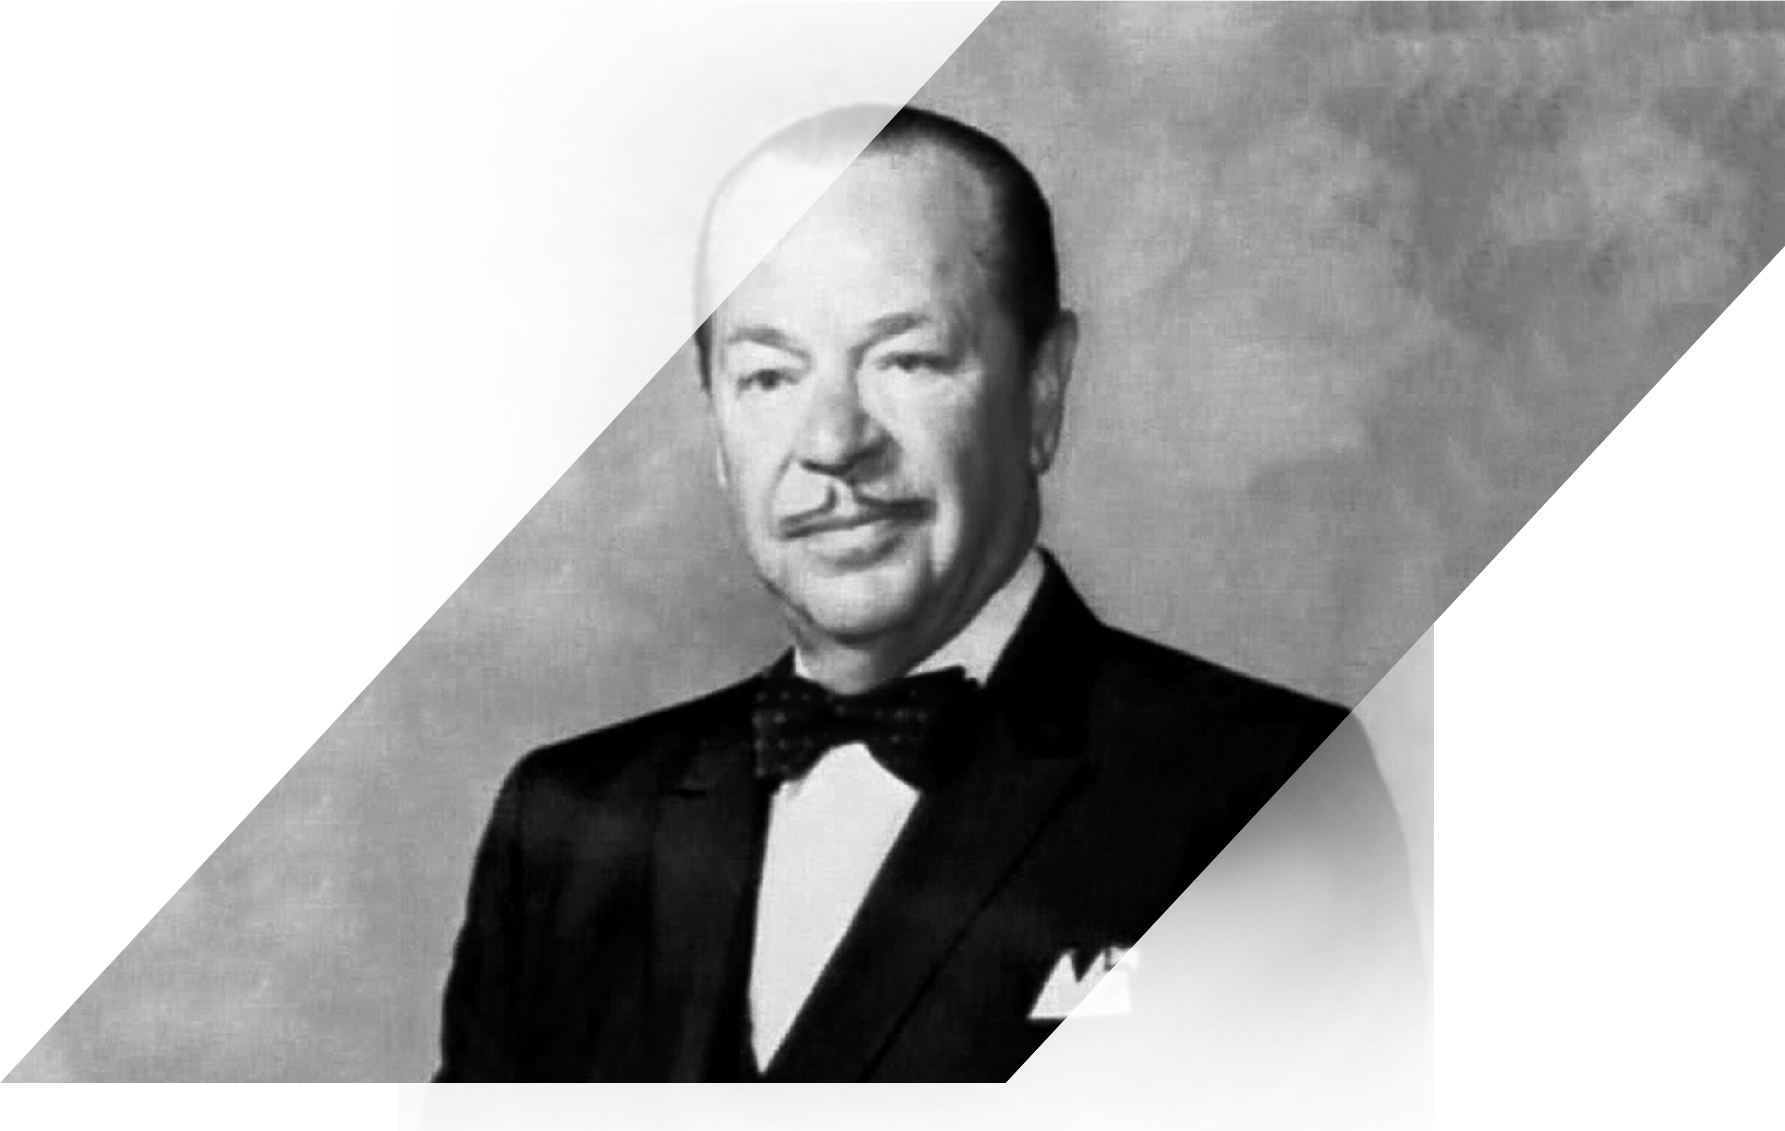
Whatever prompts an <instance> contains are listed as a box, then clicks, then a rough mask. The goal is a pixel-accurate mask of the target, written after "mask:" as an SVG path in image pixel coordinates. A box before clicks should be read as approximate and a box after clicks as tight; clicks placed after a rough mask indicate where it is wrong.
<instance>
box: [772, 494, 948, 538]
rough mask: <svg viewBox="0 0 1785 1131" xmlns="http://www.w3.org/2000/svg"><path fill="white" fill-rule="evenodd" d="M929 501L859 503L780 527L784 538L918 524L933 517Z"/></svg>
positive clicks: (788, 520)
mask: <svg viewBox="0 0 1785 1131" xmlns="http://www.w3.org/2000/svg"><path fill="white" fill-rule="evenodd" d="M930 510H931V507H930V503H929V501H928V500H926V499H893V500H889V501H884V502H882V501H879V500H876V501H873V502H868V503H862V502H858V503H857V504H856V505H855V506H852V507H850V508H848V509H846V510H823V511H814V512H810V513H808V514H802V515H794V516H792V517H791V518H786V519H783V520H781V522H780V523H779V524H778V525H779V528H780V533H781V537H783V538H789V539H792V538H806V537H810V536H812V535H815V534H828V533H831V532H833V531H837V530H853V529H855V528H857V527H861V526H871V525H873V524H875V523H878V522H915V521H918V520H921V519H924V518H927V517H929V514H930Z"/></svg>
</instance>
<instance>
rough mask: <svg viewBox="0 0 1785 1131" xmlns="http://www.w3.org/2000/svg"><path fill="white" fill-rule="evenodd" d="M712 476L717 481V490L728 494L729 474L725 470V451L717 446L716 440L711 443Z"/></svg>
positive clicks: (729, 486) (729, 489)
mask: <svg viewBox="0 0 1785 1131" xmlns="http://www.w3.org/2000/svg"><path fill="white" fill-rule="evenodd" d="M713 476H714V478H716V479H718V480H719V490H721V491H723V492H725V493H726V494H730V493H731V473H730V472H729V471H727V470H726V468H725V449H724V448H722V447H720V446H719V441H718V440H714V441H713Z"/></svg>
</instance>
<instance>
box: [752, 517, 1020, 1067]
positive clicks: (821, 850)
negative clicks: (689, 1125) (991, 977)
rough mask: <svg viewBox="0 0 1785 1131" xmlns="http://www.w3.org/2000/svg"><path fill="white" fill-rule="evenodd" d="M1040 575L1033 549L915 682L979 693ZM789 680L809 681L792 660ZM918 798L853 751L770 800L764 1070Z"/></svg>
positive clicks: (761, 1018)
mask: <svg viewBox="0 0 1785 1131" xmlns="http://www.w3.org/2000/svg"><path fill="white" fill-rule="evenodd" d="M1042 572H1043V569H1042V564H1041V555H1040V553H1039V552H1038V551H1036V550H1033V549H1031V550H1030V551H1029V554H1028V556H1027V557H1025V558H1024V559H1023V564H1022V565H1020V566H1019V567H1017V571H1016V573H1015V574H1013V575H1012V576H1011V578H1010V580H1009V581H1007V582H1005V583H1004V586H1003V588H1001V589H999V590H998V591H997V592H996V593H994V594H993V595H992V597H991V599H990V600H988V601H987V602H986V603H985V605H984V606H983V607H982V608H981V609H980V610H979V613H978V614H977V615H976V616H975V617H974V618H973V620H972V621H970V622H969V623H968V625H967V627H966V628H963V629H962V630H961V631H960V633H958V634H957V635H956V636H955V637H954V639H952V640H950V641H949V642H948V643H946V644H944V645H943V646H942V647H941V648H939V649H937V650H936V651H935V652H933V653H932V654H931V655H930V656H929V658H928V659H926V660H924V661H923V663H921V664H918V665H917V666H916V667H915V668H913V669H912V672H913V674H920V673H922V672H927V671H938V670H940V669H942V668H949V667H956V666H959V667H963V668H965V669H966V670H967V675H968V677H969V678H971V679H973V680H976V681H977V682H979V683H982V684H983V683H984V682H985V680H986V677H987V676H988V675H990V674H991V670H992V667H993V666H994V665H995V664H997V662H998V657H999V656H1001V655H1002V654H1003V653H1004V649H1005V647H1006V645H1008V644H1009V643H1010V638H1011V637H1012V636H1014V635H1016V630H1017V626H1018V625H1019V624H1020V623H1021V622H1022V619H1023V616H1024V614H1025V613H1027V612H1028V611H1029V606H1030V604H1032V603H1033V602H1034V600H1035V594H1036V592H1037V591H1038V590H1039V589H1040V588H1041V579H1042ZM794 670H795V671H796V672H798V673H799V674H800V675H802V676H803V675H806V674H807V672H806V668H805V665H804V663H803V662H802V661H801V658H800V656H799V655H798V653H797V652H796V653H795V655H794ZM917 797H918V795H917V791H916V790H914V789H912V788H911V787H910V786H908V785H906V784H905V783H904V782H902V781H900V780H899V779H898V778H897V777H895V776H894V775H893V774H892V773H891V772H890V771H888V770H886V769H885V768H883V767H882V766H881V765H880V763H879V762H877V761H875V760H874V757H873V755H872V754H870V753H869V752H868V748H867V747H866V746H864V745H863V744H861V743H859V742H852V743H849V744H848V745H846V746H839V747H835V748H834V749H832V750H829V751H827V752H826V753H825V754H824V756H823V757H822V758H820V759H819V761H818V764H817V765H816V766H814V767H813V768H812V770H811V772H810V773H808V774H807V775H806V776H805V777H803V778H801V779H799V780H797V781H789V782H785V783H783V784H782V786H781V787H780V789H778V790H777V791H776V792H775V796H774V798H773V799H772V801H771V802H770V809H769V828H768V844H767V847H766V849H765V851H764V855H763V862H762V886H761V888H760V890H759V892H758V895H757V905H756V950H755V957H754V960H753V961H752V963H751V968H750V1021H751V1024H750V1029H751V1032H750V1039H751V1044H752V1047H753V1048H754V1049H755V1051H756V1063H757V1064H759V1065H767V1064H768V1062H769V1058H771V1057H773V1056H774V1055H775V1050H776V1049H778V1048H780V1047H781V1041H782V1040H783V1039H784V1038H785V1037H786V1036H787V1031H788V1029H789V1028H791V1027H792V1025H793V1019H794V1017H795V1016H796V1015H797V1014H798V1013H799V1009H800V1006H802V1005H803V1004H804V1003H805V1000H806V996H807V995H808V994H809V993H811V991H812V986H813V984H814V983H816V982H817V981H818V975H819V974H820V973H821V972H822V971H823V969H824V964H825V962H826V961H828V960H829V958H830V955H831V951H833V950H834V949H836V945H837V943H838V942H839V941H840V940H841V939H842V937H843V933H844V931H846V930H847V929H848V927H849V922H850V920H851V919H853V918H854V917H855V912H856V910H857V908H859V907H860V906H861V901H862V897H863V896H864V895H866V894H867V890H868V885H869V884H870V883H871V882H872V881H873V879H874V875H875V873H877V872H878V871H879V870H880V865H881V862H882V861H883V860H885V859H886V854H887V853H888V852H889V851H890V850H891V849H892V844H893V841H894V840H895V839H896V838H897V837H898V835H899V830H900V829H901V828H903V827H904V824H905V818H906V817H907V816H909V815H910V813H911V809H912V806H914V805H915V804H916V803H917Z"/></svg>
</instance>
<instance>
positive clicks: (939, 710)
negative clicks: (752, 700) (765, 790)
mask: <svg viewBox="0 0 1785 1131" xmlns="http://www.w3.org/2000/svg"><path fill="white" fill-rule="evenodd" d="M978 687H979V685H978V684H976V683H974V682H973V681H972V680H971V679H968V678H967V672H966V669H965V668H946V669H944V670H942V671H937V672H928V673H926V674H924V675H914V676H906V677H905V678H903V679H896V680H893V681H892V682H891V683H885V684H882V685H880V686H879V687H876V688H874V689H873V690H871V691H866V692H863V693H862V694H860V695H838V694H836V693H835V692H832V691H829V690H826V689H825V688H823V687H821V686H819V685H818V684H816V683H813V682H812V681H811V680H808V679H801V678H800V677H799V676H794V675H771V676H768V677H767V678H765V679H764V680H763V682H762V685H761V687H759V688H758V690H757V692H756V708H755V710H754V711H753V712H752V714H751V722H752V724H753V725H754V727H755V730H756V773H757V775H758V776H759V777H764V778H769V779H772V780H775V781H786V780H788V779H798V778H801V777H803V776H805V774H806V773H807V771H809V770H811V768H812V767H813V765H814V764H815V763H817V761H818V759H819V758H821V757H822V756H823V755H824V753H825V751H827V750H831V749H833V748H835V747H838V746H842V745H844V744H846V743H850V742H860V743H863V744H864V745H866V746H867V748H868V752H869V753H871V754H872V755H874V758H875V760H876V761H878V762H879V763H880V764H881V765H882V766H885V767H886V768H887V770H889V771H890V772H891V773H893V774H894V775H895V776H897V777H898V778H899V780H901V781H903V782H904V783H905V784H907V785H909V786H911V787H912V788H914V789H918V790H926V789H933V788H934V787H936V786H937V785H940V784H941V783H942V781H943V780H944V779H945V778H946V777H947V776H948V773H949V771H950V770H951V769H953V765H954V763H955V762H957V761H958V760H959V759H958V756H956V755H954V754H953V753H952V752H951V750H950V749H949V746H948V744H946V743H944V742H938V741H937V739H938V736H939V735H940V733H941V732H942V731H943V730H944V729H945V727H946V726H947V725H949V724H951V723H953V722H955V721H958V720H959V719H960V718H962V717H963V716H964V714H965V709H966V708H967V707H968V705H969V704H971V703H972V702H973V698H974V692H976V691H977V690H978Z"/></svg>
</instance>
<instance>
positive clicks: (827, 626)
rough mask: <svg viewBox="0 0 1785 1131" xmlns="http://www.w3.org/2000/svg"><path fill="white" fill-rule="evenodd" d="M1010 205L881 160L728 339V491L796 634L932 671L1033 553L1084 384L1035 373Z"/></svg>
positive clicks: (769, 264) (795, 238) (721, 432)
mask: <svg viewBox="0 0 1785 1131" xmlns="http://www.w3.org/2000/svg"><path fill="white" fill-rule="evenodd" d="M989 205H990V202H989V197H988V193H987V192H986V189H985V186H984V185H983V184H982V183H981V182H980V180H979V179H978V177H977V175H976V174H975V173H974V172H973V171H972V170H970V169H969V168H967V167H966V166H965V165H964V164H963V163H961V162H960V161H959V160H958V159H957V158H954V157H953V156H952V155H950V154H947V153H944V152H941V151H935V150H926V149H918V150H916V151H913V152H910V153H905V154H897V155H884V154H877V155H873V156H870V157H867V158H864V159H863V160H861V161H858V162H856V163H855V164H854V165H852V166H851V167H850V168H849V170H848V171H847V172H846V173H845V174H844V175H843V177H842V178H841V179H839V180H838V181H837V182H836V184H835V185H834V186H833V187H832V189H831V190H830V191H829V192H828V193H826V194H825V196H824V197H823V198H822V199H821V200H820V202H819V203H818V205H817V206H816V207H815V208H814V209H813V210H812V211H811V212H809V213H807V214H806V216H805V217H804V218H803V219H802V220H801V221H800V223H799V224H798V225H797V226H796V227H795V228H794V230H793V231H791V232H790V233H789V234H788V236H787V237H786V238H785V239H783V240H782V241H781V242H780V243H779V244H778V245H777V246H776V247H775V249H774V251H773V252H772V253H771V254H770V255H769V256H768V257H767V258H766V259H765V260H763V261H762V263H761V264H760V265H758V266H757V268H756V269H755V270H754V271H753V272H752V273H751V274H750V275H749V276H748V277H747V278H746V279H745V281H744V282H743V284H742V285H741V286H740V287H739V288H738V289H737V290H735V291H734V292H732V294H731V295H730V296H729V297H728V298H727V299H726V301H725V302H724V303H723V304H722V305H721V306H720V308H719V310H718V311H717V312H716V313H715V315H714V317H713V320H712V322H711V323H710V328H711V334H712V336H711V339H710V341H711V352H710V390H709V391H710V403H711V408H712V412H713V417H714V421H715V424H716V427H717V432H718V443H719V460H720V474H721V479H722V482H723V483H724V485H725V487H726V489H727V491H728V493H729V495H730V497H731V502H732V506H733V508H734V509H735V511H736V514H737V518H738V522H739V526H740V528H741V530H742V533H743V536H744V539H745V541H746V543H747V545H748V547H749V551H750V554H751V556H752V557H753V558H754V559H755V563H756V566H757V569H758V570H759V572H760V573H761V574H762V577H763V580H764V581H765V582H766V583H767V585H768V586H769V588H770V589H771V590H772V591H773V592H774V593H775V594H776V595H777V596H779V597H780V599H781V600H782V602H783V603H784V604H785V605H786V606H787V608H788V610H789V612H790V614H791V616H792V619H793V622H794V627H795V630H796V632H803V633H805V634H806V635H807V636H808V637H810V636H812V635H816V636H817V637H819V638H821V639H823V640H828V641H832V642H837V643H842V644H845V645H848V646H852V647H880V646H881V645H882V644H890V645H891V646H892V647H893V648H894V649H895V650H897V651H900V652H901V653H902V654H903V655H904V657H905V659H906V660H907V662H915V661H916V660H918V659H921V657H922V655H923V654H924V653H926V652H928V651H929V650H932V649H934V648H935V647H937V646H939V645H940V644H942V643H943V642H944V641H945V640H946V639H947V637H948V636H949V635H952V634H953V633H954V632H955V631H958V630H959V629H960V627H962V625H963V624H964V623H965V621H966V620H967V619H968V618H969V617H970V616H971V614H972V612H973V611H974V610H975V609H976V608H977V607H978V606H979V604H980V603H981V602H983V601H984V600H985V598H986V597H987V596H989V595H990V593H991V591H992V590H993V589H994V588H995V587H996V585H997V584H998V583H999V582H1000V581H1002V579H1003V578H1004V576H1006V575H1007V574H1008V572H1009V570H1010V569H1011V568H1013V567H1014V566H1015V564H1016V563H1017V561H1019V560H1020V558H1021V555H1022V554H1023V553H1024V552H1025V551H1026V550H1027V548H1028V546H1029V543H1030V540H1031V539H1032V538H1033V536H1034V532H1035V524H1036V522H1037V521H1038V516H1039V511H1038V503H1037V500H1036V497H1035V490H1036V486H1035V477H1036V475H1037V474H1038V473H1039V472H1040V471H1041V470H1042V469H1043V468H1044V467H1045V464H1046V462H1047V460H1048V459H1049V458H1050V457H1051V454H1052V451H1053V444H1054V438H1055V436H1056V435H1057V430H1058V422H1059V399H1060V397H1059V394H1060V392H1061V386H1062V385H1063V383H1064V372H1063V367H1061V366H1048V365H1045V364H1044V365H1042V366H1040V367H1039V368H1041V369H1044V370H1047V372H1045V373H1042V374H1040V375H1039V376H1040V378H1041V379H1040V380H1034V381H1032V380H1031V379H1030V378H1031V374H1030V373H1029V372H1027V371H1026V369H1025V365H1024V359H1023V357H1022V349H1021V343H1020V341H1019V338H1018V334H1017V331H1016V327H1015V324H1014V322H1013V320H1012V319H1011V318H1010V317H1009V315H1008V314H1007V313H1006V312H1005V311H1004V310H1003V309H1002V307H1001V305H1000V304H999V303H998V301H997V298H996V296H995V294H994V292H993V290H992V286H991V284H992V282H993V280H992V279H991V278H990V277H989V276H988V273H987V266H986V264H985V262H984V255H983V252H984V249H985V248H986V247H987V245H988V241H989V240H990V239H991V238H992V229H991V228H990V226H989V219H990V216H991V213H990V207H989ZM709 238H710V239H712V240H714V241H723V240H724V238H725V235H724V212H723V209H720V210H719V211H718V212H716V214H715V222H714V228H713V231H712V232H711V233H709ZM1043 352H1044V354H1046V355H1047V356H1048V357H1049V358H1052V357H1054V356H1056V351H1047V350H1044V351H1043ZM1056 369H1059V370H1061V371H1060V372H1057V373H1056V372H1055V370H1056Z"/></svg>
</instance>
